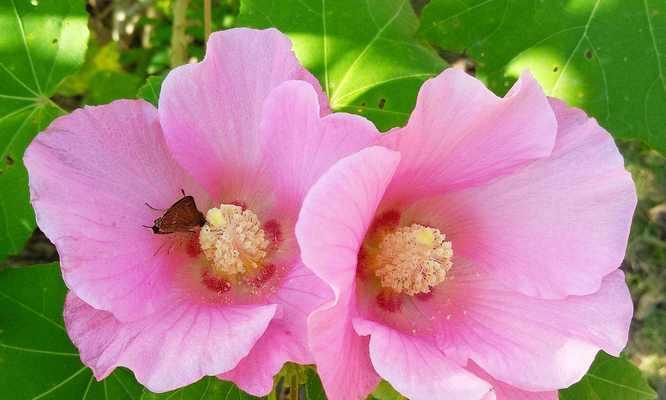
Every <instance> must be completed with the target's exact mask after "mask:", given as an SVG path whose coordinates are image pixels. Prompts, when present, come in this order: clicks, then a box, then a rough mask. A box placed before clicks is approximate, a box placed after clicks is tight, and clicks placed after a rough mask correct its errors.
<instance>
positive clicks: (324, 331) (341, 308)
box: [308, 287, 380, 400]
mask: <svg viewBox="0 0 666 400" xmlns="http://www.w3.org/2000/svg"><path fill="white" fill-rule="evenodd" d="M355 309H356V300H355V298H354V288H353V287H352V288H349V289H345V290H344V291H343V292H341V293H340V294H339V296H338V297H337V298H336V299H335V301H333V302H331V303H329V304H327V305H326V306H324V307H322V308H320V309H318V310H316V311H314V312H313V313H312V314H311V315H310V318H309V319H308V335H309V337H310V349H311V350H312V353H313V355H314V359H315V361H316V364H317V372H318V373H319V377H320V378H321V382H322V384H323V385H324V389H325V391H326V396H327V398H328V399H329V400H356V399H365V398H366V397H367V396H368V395H369V394H370V392H372V391H373V390H374V388H375V387H376V386H377V385H378V384H379V381H380V378H379V375H377V373H376V372H375V369H374V368H373V366H372V362H371V361H370V354H369V349H368V344H369V338H367V337H361V336H359V335H357V334H356V332H354V328H353V327H352V318H353V317H354V314H355Z"/></svg>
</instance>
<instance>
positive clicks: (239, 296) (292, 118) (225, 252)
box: [25, 29, 376, 395]
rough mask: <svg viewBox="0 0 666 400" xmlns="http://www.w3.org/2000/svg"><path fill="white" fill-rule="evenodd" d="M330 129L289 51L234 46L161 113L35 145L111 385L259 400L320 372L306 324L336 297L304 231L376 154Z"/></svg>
mask: <svg viewBox="0 0 666 400" xmlns="http://www.w3.org/2000/svg"><path fill="white" fill-rule="evenodd" d="M326 114H328V108H327V105H326V99H325V96H324V95H323V94H322V92H321V90H320V87H319V85H318V83H317V81H316V80H315V78H314V77H313V76H311V75H310V74H309V73H308V72H307V71H306V70H305V69H303V68H302V67H301V65H300V64H299V63H298V61H297V59H296V58H295V56H294V54H293V53H292V52H291V43H290V42H289V40H288V39H287V38H286V37H285V36H283V35H282V34H280V33H279V32H277V31H276V30H265V31H257V30H250V29H233V30H228V31H224V32H221V33H215V34H213V35H212V36H211V38H210V40H209V42H208V51H207V54H206V58H205V59H204V61H203V62H201V63H199V64H192V65H186V66H182V67H179V68H176V69H175V70H173V71H172V72H171V73H170V74H169V75H168V76H167V78H166V80H165V81H164V84H163V86H162V93H161V97H160V100H159V109H156V108H154V107H153V106H152V105H151V104H149V103H147V102H145V101H142V100H122V101H116V102H113V103H111V104H108V105H104V106H99V107H86V108H84V109H81V110H77V111H74V112H73V113H71V114H70V115H67V116H64V117H61V118H59V119H57V120H56V121H54V122H53V123H52V124H51V126H49V127H48V129H47V130H46V131H45V132H43V133H41V134H39V135H38V137H37V138H36V139H35V141H34V142H33V143H32V144H31V145H30V147H29V149H28V150H27V152H26V155H25V164H26V166H27V168H28V171H29V174H30V187H31V192H32V201H33V205H34V208H35V210H36V214H37V221H38V224H39V226H40V228H41V229H42V230H43V231H44V232H45V233H46V235H47V236H48V237H49V238H50V239H51V240H52V241H53V242H54V243H55V245H56V246H57V248H58V252H59V254H60V258H61V268H62V273H63V278H64V280H65V282H66V284H67V286H68V287H69V289H70V290H71V292H70V293H69V295H68V297H67V301H66V308H65V322H66V325H67V330H68V333H69V335H70V337H71V338H72V340H73V342H74V343H75V344H76V346H77V347H78V348H79V350H80V352H81V358H82V360H83V362H84V363H85V364H86V365H88V366H89V367H91V368H92V369H93V371H94V373H95V376H96V377H97V378H98V379H102V378H104V377H106V376H107V375H109V374H110V373H111V372H112V371H113V369H114V368H116V367H117V366H125V367H128V368H130V369H131V370H132V371H133V372H134V373H135V375H136V377H137V379H138V380H139V381H140V382H141V383H143V384H144V385H146V386H147V387H148V388H149V389H150V390H152V391H156V392H162V391H166V390H171V389H174V388H177V387H180V386H183V385H187V384H189V383H192V382H194V381H196V380H198V379H199V378H201V377H202V376H205V375H218V376H219V377H220V378H223V379H228V380H232V381H234V382H235V383H236V384H238V385H239V386H240V387H241V388H242V389H243V390H245V391H248V392H250V393H253V394H255V395H264V394H267V393H268V392H269V391H270V390H271V387H272V383H273V380H272V379H273V375H274V374H275V373H276V372H277V371H278V370H279V369H280V368H281V366H282V364H283V363H284V362H285V361H289V360H290V361H294V362H297V363H311V362H312V361H313V360H312V357H311V355H310V353H309V351H308V348H307V342H306V317H307V315H308V313H309V312H310V311H311V310H312V309H313V308H314V307H316V306H317V305H319V304H321V302H322V298H325V296H326V294H328V291H329V289H328V288H327V286H325V285H324V284H323V282H321V281H319V279H318V278H316V277H315V276H314V275H313V274H312V273H311V272H309V271H308V270H307V269H306V268H305V267H304V266H303V265H302V263H301V262H300V258H299V250H298V246H297V243H296V240H295V237H294V225H295V222H296V218H297V215H298V211H299V209H300V206H301V203H302V200H303V198H304V196H305V193H306V191H307V189H308V188H309V187H310V186H311V185H312V183H313V182H314V181H315V180H316V179H317V178H318V177H319V176H320V175H321V174H322V173H323V171H325V170H326V169H327V168H328V167H330V166H331V165H332V164H333V162H334V161H335V160H337V159H339V158H340V157H342V156H344V155H348V154H351V153H353V152H356V151H358V150H360V149H361V148H364V147H366V146H367V145H368V144H369V143H371V142H372V141H373V140H375V139H376V131H375V129H374V127H373V126H372V124H370V123H369V122H368V121H366V120H365V119H363V118H361V117H358V116H353V115H348V114H330V115H326ZM181 189H182V190H183V191H184V192H185V194H186V195H188V196H192V199H191V200H189V199H186V200H184V201H183V202H181V203H180V206H178V207H175V210H171V211H170V212H171V215H170V216H165V218H163V220H162V222H161V223H158V224H156V231H157V234H156V233H154V232H153V231H152V230H151V229H149V228H146V227H144V226H150V225H152V224H153V220H155V219H156V218H159V217H162V216H163V214H165V211H159V210H155V209H153V208H161V209H167V208H169V207H170V206H171V205H172V204H174V203H175V202H176V201H178V200H179V199H180V198H181V197H183V195H181ZM192 200H194V202H195V205H196V206H197V207H198V209H199V211H200V212H201V214H199V212H198V211H197V210H196V209H194V205H193V204H192V203H191V201H192ZM146 203H147V204H146ZM151 207H152V208H151ZM173 212H175V216H174V214H173ZM204 216H205V220H203V217H204ZM174 223H175V224H174ZM201 225H203V226H202V227H201V228H199V227H200V226H201ZM174 230H175V232H174V233H169V234H162V233H165V232H172V231H174Z"/></svg>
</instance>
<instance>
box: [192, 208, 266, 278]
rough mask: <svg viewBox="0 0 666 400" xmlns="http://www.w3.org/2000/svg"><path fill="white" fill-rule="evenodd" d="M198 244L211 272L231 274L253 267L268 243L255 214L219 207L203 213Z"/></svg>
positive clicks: (238, 209) (259, 260) (263, 255)
mask: <svg viewBox="0 0 666 400" xmlns="http://www.w3.org/2000/svg"><path fill="white" fill-rule="evenodd" d="M199 244H200V245H201V250H202V252H203V253H204V255H205V256H206V258H207V259H208V260H209V261H210V263H211V269H212V271H213V272H214V273H216V274H218V275H235V274H242V273H244V272H246V271H248V270H252V269H255V268H257V267H258V266H259V265H260V263H261V262H262V261H263V260H264V258H265V257H266V254H267V249H268V246H269V244H270V243H269V241H268V240H267V239H266V237H265V234H264V230H263V229H262V227H261V222H260V221H259V218H258V217H257V215H256V214H255V213H253V212H252V211H250V210H243V208H241V207H239V206H236V205H230V204H221V205H220V207H216V208H211V209H210V210H208V212H206V223H205V224H204V226H203V227H202V228H201V232H200V233H199Z"/></svg>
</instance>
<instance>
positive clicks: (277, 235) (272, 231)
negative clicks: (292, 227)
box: [264, 219, 282, 250]
mask: <svg viewBox="0 0 666 400" xmlns="http://www.w3.org/2000/svg"><path fill="white" fill-rule="evenodd" d="M264 234H265V235H266V239H268V241H269V242H271V246H270V247H271V250H275V249H277V248H278V246H279V245H280V242H282V229H281V228H280V223H278V222H277V221H276V220H274V219H271V220H269V221H267V222H266V223H265V224H264Z"/></svg>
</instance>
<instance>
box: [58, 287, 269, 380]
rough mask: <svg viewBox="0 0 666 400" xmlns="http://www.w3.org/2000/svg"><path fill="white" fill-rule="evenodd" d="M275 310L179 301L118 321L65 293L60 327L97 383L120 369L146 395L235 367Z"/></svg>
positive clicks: (262, 330) (258, 336) (260, 307)
mask: <svg viewBox="0 0 666 400" xmlns="http://www.w3.org/2000/svg"><path fill="white" fill-rule="evenodd" d="M275 310H276V306H275V305H265V306H227V307H220V306H218V305H206V304H191V303H190V302H187V301H181V302H179V303H175V304H173V305H172V306H171V307H170V308H169V309H165V310H161V311H160V312H157V313H155V314H153V315H151V316H149V317H146V318H144V319H140V320H137V321H134V322H127V323H122V322H120V321H118V320H117V319H115V318H114V317H113V315H112V314H110V313H108V312H106V311H99V310H95V309H94V308H92V307H90V306H89V305H87V304H86V303H84V302H83V301H81V300H80V299H78V298H77V297H76V296H75V295H74V294H73V293H71V292H70V293H69V295H68V296H67V301H66V304H65V324H66V326H67V332H68V333H69V336H70V338H71V339H72V341H73V342H74V344H75V345H76V346H77V347H78V348H79V351H80V352H81V360H82V361H83V363H84V364H86V365H87V366H89V367H90V368H92V370H93V372H94V374H95V377H96V378H97V379H98V380H101V379H103V378H105V377H107V376H108V375H109V374H110V373H111V372H112V371H113V370H114V369H115V368H116V367H118V366H124V367H127V368H129V369H131V370H132V371H133V372H134V374H135V376H136V378H137V380H138V381H139V382H141V383H142V384H143V385H145V386H146V387H147V388H148V389H150V390H151V391H153V392H165V391H168V390H173V389H176V388H179V387H181V386H185V385H188V384H191V383H193V382H196V381H197V380H199V379H201V378H202V377H203V376H206V375H216V374H220V373H222V372H225V371H228V370H231V369H232V368H234V367H235V366H236V364H238V362H239V361H240V360H241V359H242V358H243V357H245V356H246V355H247V354H248V352H249V351H250V349H252V346H254V344H255V343H256V342H257V340H259V338H260V337H261V335H262V334H263V333H264V331H265V330H266V328H267V327H268V324H269V322H270V321H271V319H272V318H273V315H274V314H275Z"/></svg>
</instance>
